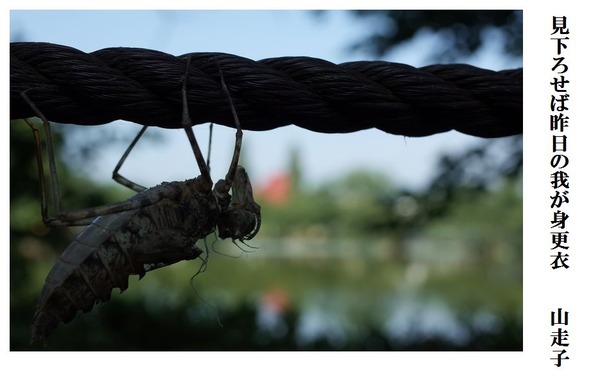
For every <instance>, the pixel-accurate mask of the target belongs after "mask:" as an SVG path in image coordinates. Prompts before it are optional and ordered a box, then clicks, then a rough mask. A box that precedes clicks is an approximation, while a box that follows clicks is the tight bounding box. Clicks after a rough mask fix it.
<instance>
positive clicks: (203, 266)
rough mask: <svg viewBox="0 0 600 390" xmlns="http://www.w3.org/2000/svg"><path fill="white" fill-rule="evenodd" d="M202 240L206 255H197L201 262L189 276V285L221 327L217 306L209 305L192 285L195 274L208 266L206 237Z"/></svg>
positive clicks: (198, 273)
mask: <svg viewBox="0 0 600 390" xmlns="http://www.w3.org/2000/svg"><path fill="white" fill-rule="evenodd" d="M203 241H204V249H206V256H205V257H201V256H199V257H198V258H199V259H200V261H201V262H202V264H200V267H199V268H198V271H196V273H195V274H194V275H192V277H191V278H190V287H192V291H194V295H196V297H197V298H198V299H200V301H201V302H202V303H203V304H205V305H206V306H208V307H209V308H210V310H212V311H213V313H214V314H215V316H216V317H217V324H218V325H219V326H220V327H221V328H223V327H224V326H223V323H222V322H221V316H219V311H218V310H217V308H216V307H214V306H213V305H211V304H210V303H209V302H207V301H206V300H205V299H204V298H202V296H201V295H200V292H199V291H198V289H196V286H195V285H194V279H196V276H198V275H200V274H201V273H204V271H206V267H207V266H208V244H207V243H206V237H205V238H204V240H203Z"/></svg>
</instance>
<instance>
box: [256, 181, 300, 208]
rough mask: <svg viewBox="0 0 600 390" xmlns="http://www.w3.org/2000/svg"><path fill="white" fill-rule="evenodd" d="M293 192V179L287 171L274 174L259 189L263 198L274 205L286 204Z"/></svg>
mask: <svg viewBox="0 0 600 390" xmlns="http://www.w3.org/2000/svg"><path fill="white" fill-rule="evenodd" d="M291 192H292V179H291V178H290V175H289V174H287V173H280V174H276V175H273V176H272V177H271V178H270V179H269V181H267V184H265V185H264V186H263V187H262V188H261V189H260V191H259V196H260V198H261V199H262V200H264V201H265V202H267V203H270V204H273V205H278V206H281V205H284V204H286V203H288V202H289V200H290V194H291Z"/></svg>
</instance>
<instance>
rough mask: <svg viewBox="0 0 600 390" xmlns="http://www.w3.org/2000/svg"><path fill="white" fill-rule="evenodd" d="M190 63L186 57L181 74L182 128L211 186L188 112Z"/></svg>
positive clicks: (202, 173)
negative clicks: (182, 74) (183, 72)
mask: <svg viewBox="0 0 600 390" xmlns="http://www.w3.org/2000/svg"><path fill="white" fill-rule="evenodd" d="M191 63H192V57H188V59H187V65H186V69H185V74H184V76H183V86H182V87H181V93H182V100H183V113H182V119H181V123H182V125H183V128H184V129H185V134H186V135H187V137H188V139H189V141H190V145H191V146H192V150H193V151H194V156H195V157H196V162H197V163H198V168H200V174H201V175H202V176H204V177H205V178H206V179H207V180H208V181H207V184H210V186H209V187H212V180H211V178H210V171H209V170H208V166H207V165H206V161H205V160H204V157H203V156H202V152H201V151H200V147H199V146H198V141H196V137H195V136H194V131H193V129H192V119H191V118H190V112H189V110H188V102H187V81H188V78H189V73H190V66H191Z"/></svg>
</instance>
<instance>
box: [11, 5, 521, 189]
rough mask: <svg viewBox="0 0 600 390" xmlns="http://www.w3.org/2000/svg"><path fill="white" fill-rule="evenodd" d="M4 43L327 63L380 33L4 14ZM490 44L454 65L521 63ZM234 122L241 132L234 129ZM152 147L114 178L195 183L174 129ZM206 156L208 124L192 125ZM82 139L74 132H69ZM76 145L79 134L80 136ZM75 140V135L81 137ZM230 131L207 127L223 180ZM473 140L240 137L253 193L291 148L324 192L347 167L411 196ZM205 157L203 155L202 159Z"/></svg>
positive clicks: (284, 21)
mask: <svg viewBox="0 0 600 390" xmlns="http://www.w3.org/2000/svg"><path fill="white" fill-rule="evenodd" d="M10 22H11V23H10V39H11V41H46V42H52V43H57V44H63V45H67V46H72V47H74V48H77V49H79V50H82V51H85V52H91V51H94V50H98V49H102V48H106V47H114V46H131V47H142V48H151V49H156V50H160V51H163V52H167V53H170V54H174V55H180V54H185V53H188V52H201V51H208V52H210V51H220V52H225V53H231V54H236V55H240V56H244V57H248V58H251V59H254V60H259V59H263V58H268V57H278V56H297V55H302V56H312V57H318V58H322V59H326V60H328V61H331V62H334V63H341V62H345V61H353V60H370V59H374V58H372V57H371V56H370V55H368V54H367V53H364V52H356V51H350V50H349V49H348V48H349V46H350V45H351V44H352V43H354V42H356V41H357V40H360V39H361V38H364V37H365V36H366V35H367V34H368V33H369V32H370V31H372V30H373V29H378V28H381V26H380V25H376V24H373V23H368V22H367V21H366V20H362V19H356V18H355V17H354V16H353V15H352V14H350V13H348V12H346V11H328V12H326V13H324V14H319V15H316V14H315V13H314V12H310V11H11V12H10ZM436 44H437V43H436V41H435V39H433V37H432V36H431V35H427V34H424V35H422V36H421V37H420V38H419V39H418V40H416V41H414V42H411V43H410V44H407V45H404V46H401V47H399V48H398V49H396V50H394V51H393V52H392V54H390V55H388V56H386V57H385V58H384V59H385V60H389V61H394V62H402V63H407V64H410V65H413V66H424V65H428V64H430V63H432V61H431V60H429V58H430V57H429V56H430V53H431V51H432V50H435V47H436ZM497 44H498V42H497V41H494V39H493V36H492V39H490V44H489V45H487V46H486V48H485V49H484V50H482V51H481V52H480V53H477V54H476V55H474V56H473V57H471V58H465V59H464V60H463V62H468V63H470V64H473V65H476V66H480V67H483V68H488V69H494V70H499V69H507V68H514V67H521V66H522V63H521V59H520V58H517V59H514V58H511V57H507V56H505V55H502V53H499V52H498V51H499V50H498V46H497ZM243 125H244V124H243V123H242V128H243ZM138 130H139V126H138V125H135V124H130V123H126V122H114V123H112V124H109V125H105V126H101V129H100V127H99V128H98V129H96V128H93V129H90V128H84V129H82V131H85V132H89V131H103V132H111V131H118V132H120V133H125V132H128V134H130V138H131V139H132V138H133V137H134V135H135V133H136V132H137V131H138ZM152 131H153V132H160V133H162V135H163V137H162V138H161V142H160V143H152V142H148V143H143V142H142V143H140V144H139V146H137V147H136V149H134V152H133V153H132V154H131V155H130V157H129V159H128V160H127V162H126V163H125V165H124V167H123V168H122V170H121V173H122V174H123V175H124V176H126V177H127V178H129V179H131V180H133V181H135V182H138V183H140V184H143V185H146V186H152V185H155V184H158V183H160V182H162V181H171V180H182V179H188V178H191V177H194V176H197V175H198V169H197V165H196V163H195V162H194V160H193V155H192V152H191V149H190V147H189V144H188V142H187V138H186V137H185V135H184V133H183V131H182V130H172V129H171V130H164V129H153V130H152ZM195 131H196V134H197V137H198V138H199V140H200V142H201V148H202V149H203V151H204V153H206V148H207V142H206V141H207V137H208V135H207V134H208V125H198V126H196V127H195ZM78 133H79V134H81V133H80V132H78ZM84 137H85V134H84ZM80 138H81V137H80ZM233 142H234V131H233V130H232V129H229V128H224V127H218V126H215V133H214V138H213V149H212V161H211V172H212V173H213V179H216V178H220V177H222V176H223V175H224V173H225V170H226V168H227V167H228V165H229V161H230V158H231V153H232V148H233ZM478 142H482V140H480V139H478V138H475V137H471V136H467V135H463V134H460V133H457V132H454V131H452V132H449V133H444V134H438V135H434V136H429V137H425V138H407V137H401V136H393V135H389V134H386V133H384V132H382V131H379V130H375V129H372V130H367V131H360V132H356V133H353V134H344V135H327V134H319V133H314V132H311V131H308V130H304V129H300V128H297V127H295V126H286V127H283V128H279V129H275V130H271V131H266V132H251V131H246V132H244V145H243V157H242V158H243V161H244V164H245V165H246V166H247V168H248V170H249V174H250V178H251V179H252V181H253V183H254V186H255V187H256V186H257V185H261V184H264V183H265V182H266V181H267V180H268V178H269V177H270V176H271V175H273V174H276V173H279V172H281V171H284V170H285V169H286V167H287V166H288V161H289V155H290V150H291V148H298V150H299V152H300V158H301V167H302V170H303V174H304V177H305V179H306V181H307V182H308V183H309V184H313V185H317V184H323V183H326V182H327V181H329V180H331V179H332V178H336V177H339V176H340V175H341V174H343V173H347V172H350V171H353V170H356V169H367V170H373V171H379V172H382V173H384V174H385V175H386V176H388V177H389V178H390V179H391V180H392V181H393V182H394V184H396V185H397V186H400V187H402V186H404V187H409V188H411V189H419V188H421V187H423V186H424V185H426V184H427V183H428V181H429V180H430V178H431V175H432V173H433V172H434V168H435V166H436V162H437V157H438V155H439V154H440V153H447V152H456V151H460V150H464V149H465V148H467V147H468V146H469V145H472V144H474V143H478ZM98 147H99V148H101V149H100V152H99V154H98V160H95V161H93V162H92V163H91V164H90V165H89V167H87V169H86V171H85V172H84V173H85V174H86V175H89V176H91V177H93V178H96V179H100V180H110V177H111V172H112V170H113V168H114V166H115V165H116V163H117V161H118V160H119V158H120V156H121V155H122V153H123V151H124V149H125V145H119V146H118V147H110V148H109V147H106V148H102V145H99V146H98ZM205 156H206V154H205Z"/></svg>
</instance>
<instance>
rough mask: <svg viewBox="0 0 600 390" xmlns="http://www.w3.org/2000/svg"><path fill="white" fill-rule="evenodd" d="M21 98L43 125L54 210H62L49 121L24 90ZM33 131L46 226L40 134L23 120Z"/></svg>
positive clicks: (47, 218) (46, 213) (44, 185)
mask: <svg viewBox="0 0 600 390" xmlns="http://www.w3.org/2000/svg"><path fill="white" fill-rule="evenodd" d="M21 96H22V97H23V99H24V100H25V101H26V102H27V104H29V106H30V107H31V109H32V110H33V112H35V114H36V115H37V116H38V118H40V119H41V120H42V123H43V126H44V135H45V137H46V148H47V153H48V166H49V170H50V187H51V191H52V202H53V203H54V210H55V212H57V213H59V212H61V210H62V206H61V197H60V188H59V184H58V174H57V171H56V161H55V159H54V143H53V141H52V130H51V129H50V122H48V120H47V119H46V117H45V116H44V114H42V112H41V111H40V110H39V109H38V108H37V106H36V105H35V104H34V103H33V102H32V101H31V99H29V97H28V96H27V95H26V93H25V92H21ZM25 122H26V123H27V124H28V125H29V127H30V128H31V130H32V132H33V140H34V144H35V151H36V159H37V166H38V177H39V180H40V192H41V194H40V197H41V209H42V220H43V222H44V224H45V225H46V226H49V224H50V223H51V222H52V220H53V219H51V218H49V217H48V199H47V196H46V179H45V173H44V163H43V157H42V147H41V142H40V136H39V131H38V129H37V128H36V127H35V126H34V125H33V124H32V123H31V122H29V121H27V120H26V121H25Z"/></svg>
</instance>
